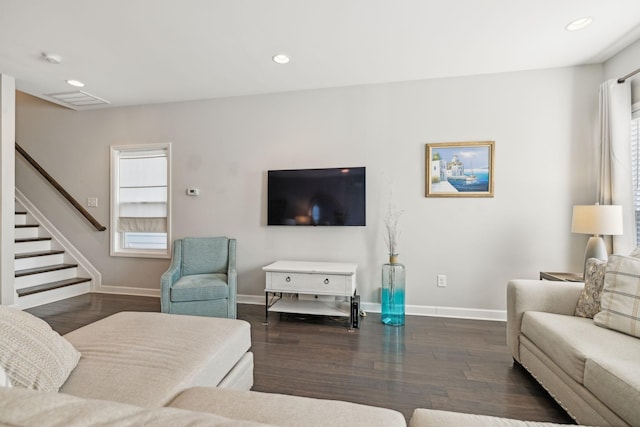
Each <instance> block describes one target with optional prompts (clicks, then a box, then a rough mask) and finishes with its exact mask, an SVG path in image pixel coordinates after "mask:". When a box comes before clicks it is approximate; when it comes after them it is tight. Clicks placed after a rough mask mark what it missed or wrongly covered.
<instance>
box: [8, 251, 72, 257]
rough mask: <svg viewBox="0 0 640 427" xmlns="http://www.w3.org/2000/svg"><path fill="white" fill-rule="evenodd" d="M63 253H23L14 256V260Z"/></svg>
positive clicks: (61, 252) (60, 252)
mask: <svg viewBox="0 0 640 427" xmlns="http://www.w3.org/2000/svg"><path fill="white" fill-rule="evenodd" d="M63 253H64V251H63V250H50V251H38V252H25V253H23V254H16V259H24V258H35V257H39V256H47V255H59V254H63Z"/></svg>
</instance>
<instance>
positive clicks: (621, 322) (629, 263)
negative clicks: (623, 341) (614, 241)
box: [593, 255, 640, 338]
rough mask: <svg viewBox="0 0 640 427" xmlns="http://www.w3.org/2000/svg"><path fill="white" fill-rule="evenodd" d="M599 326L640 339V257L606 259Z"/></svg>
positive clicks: (615, 256)
mask: <svg viewBox="0 0 640 427" xmlns="http://www.w3.org/2000/svg"><path fill="white" fill-rule="evenodd" d="M600 305H601V311H600V312H599V313H598V314H596V315H595V316H594V318H593V320H594V322H595V323H596V325H598V326H603V327H605V328H609V329H613V330H616V331H619V332H623V333H625V334H629V335H632V336H635V337H639V338H640V259H639V258H634V257H627V256H622V255H611V256H610V257H609V260H608V261H607V269H606V272H605V277H604V289H603V290H602V298H601V301H600Z"/></svg>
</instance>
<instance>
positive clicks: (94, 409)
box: [0, 388, 266, 427]
mask: <svg viewBox="0 0 640 427" xmlns="http://www.w3.org/2000/svg"><path fill="white" fill-rule="evenodd" d="M0 425H3V426H21V427H31V426H33V427H41V426H48V427H58V426H59V427H76V426H77V427H86V426H96V425H102V426H111V427H134V426H136V427H137V426H149V427H153V426H171V427H183V426H184V427H187V426H188V427H200V426H201V427H209V426H211V427H261V426H263V427H264V426H266V425H265V424H259V423H253V422H248V421H237V420H230V419H228V418H225V417H221V416H219V415H214V414H205V413H198V412H190V411H183V410H180V409H173V408H141V407H138V406H133V405H126V404H123V403H116V402H108V401H105V400H91V399H82V398H79V397H75V396H69V395H67V394H63V393H52V392H41V391H33V390H25V389H16V388H11V389H0Z"/></svg>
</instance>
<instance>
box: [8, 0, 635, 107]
mask: <svg viewBox="0 0 640 427" xmlns="http://www.w3.org/2000/svg"><path fill="white" fill-rule="evenodd" d="M583 16H591V17H593V24H592V25H591V26H590V27H588V28H586V29H584V30H582V31H578V32H568V31H566V30H565V29H564V27H565V26H566V24H568V23H569V22H570V21H572V20H574V19H576V18H580V17H583ZM639 38H640V1H639V0H103V1H99V0H55V1H51V0H0V73H3V74H7V75H10V76H13V77H15V78H16V86H17V88H18V89H19V90H22V91H25V92H28V93H31V94H33V95H36V96H40V97H45V98H46V96H44V95H46V94H52V93H58V92H69V91H74V90H77V89H74V88H72V87H71V86H69V85H67V83H66V82H65V80H67V79H77V80H80V81H82V82H84V83H85V84H86V86H85V87H84V88H83V89H82V90H84V91H86V92H88V93H89V94H91V95H94V96H97V97H100V98H104V99H106V100H107V101H109V102H110V106H123V105H137V104H149V103H159V102H171V101H184V100H194V99H206V98H219V97H229V96H239V95H252V94H262V93H274V92H285V91H294V90H305V89H317V88H327V87H339V86H351V85H360V84H370V83H383V82H398V81H407V80H418V79H428V78H440V77H450V76H464V75H474V74H484V73H497V72H508V71H518V70H533V69H544V68H553V67H564V66H573V65H578V64H590V63H601V62H603V61H605V60H606V59H608V58H609V57H611V56H612V55H614V54H615V53H617V52H618V51H620V50H621V49H622V48H624V47H626V46H627V45H629V44H631V43H632V42H634V41H635V40H638V39H639ZM42 52H49V53H56V54H59V55H60V56H61V57H62V58H63V61H62V63H61V64H58V65H53V64H50V63H48V62H47V61H45V60H44V59H43V57H42V56H41V54H42ZM281 52H284V53H287V54H289V55H290V56H291V58H292V60H291V62H290V63H289V64H287V65H278V64H275V63H274V62H272V61H271V57H272V56H273V55H274V54H276V53H281ZM639 66H640V58H639ZM630 71H631V70H630Z"/></svg>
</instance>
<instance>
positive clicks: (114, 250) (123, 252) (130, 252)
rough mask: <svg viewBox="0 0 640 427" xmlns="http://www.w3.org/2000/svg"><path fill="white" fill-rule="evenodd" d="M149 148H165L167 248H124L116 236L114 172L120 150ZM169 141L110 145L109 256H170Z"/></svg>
mask: <svg viewBox="0 0 640 427" xmlns="http://www.w3.org/2000/svg"><path fill="white" fill-rule="evenodd" d="M150 150H166V152H167V248H166V249H163V250H153V249H125V248H122V247H120V245H119V236H118V234H119V233H118V231H117V230H118V224H117V221H118V217H119V213H118V203H117V194H116V192H117V190H118V188H119V187H120V186H119V179H118V174H117V173H114V172H115V171H117V169H118V166H117V164H118V159H119V158H120V153H121V152H126V151H150ZM171 157H172V156H171V143H170V142H166V143H158V144H138V145H114V146H112V147H111V164H110V173H111V191H110V193H111V206H110V212H111V219H110V224H111V228H110V240H111V249H110V254H111V256H122V257H136V258H171V246H172V242H173V240H172V239H171V192H172V191H171Z"/></svg>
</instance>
